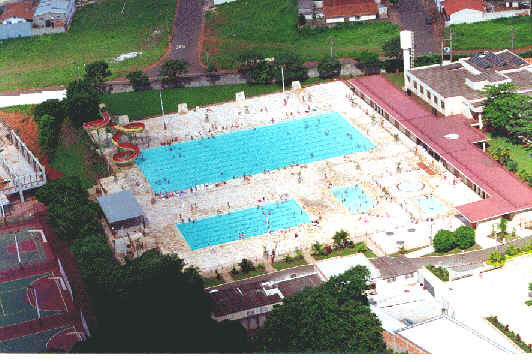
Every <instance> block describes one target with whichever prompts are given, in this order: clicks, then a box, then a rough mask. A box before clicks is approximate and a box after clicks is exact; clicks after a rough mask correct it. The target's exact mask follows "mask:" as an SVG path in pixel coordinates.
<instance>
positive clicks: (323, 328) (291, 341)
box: [257, 266, 386, 353]
mask: <svg viewBox="0 0 532 362" xmlns="http://www.w3.org/2000/svg"><path fill="white" fill-rule="evenodd" d="M369 276H370V274H369V271H368V269H367V268H366V267H364V266H356V267H354V268H352V269H350V270H348V271H347V272H345V273H344V274H342V275H339V276H336V277H332V278H331V279H330V280H329V281H328V282H326V283H324V284H322V285H321V286H320V287H318V288H312V289H311V288H306V289H304V290H303V291H301V292H299V293H297V294H296V295H294V296H292V297H289V298H286V299H285V300H284V301H283V304H282V305H281V306H277V307H275V309H274V310H273V312H272V313H271V314H270V315H269V316H268V319H267V320H266V325H265V328H264V329H263V330H262V331H261V332H259V335H258V337H257V349H258V350H260V351H263V352H270V353H303V352H310V353H384V352H386V346H385V344H384V342H383V339H382V334H381V333H382V327H381V324H380V321H379V319H378V318H377V316H375V314H373V313H372V312H371V310H370V309H369V307H368V299H367V297H366V294H365V291H366V290H367V288H368V286H367V284H368V281H369Z"/></svg>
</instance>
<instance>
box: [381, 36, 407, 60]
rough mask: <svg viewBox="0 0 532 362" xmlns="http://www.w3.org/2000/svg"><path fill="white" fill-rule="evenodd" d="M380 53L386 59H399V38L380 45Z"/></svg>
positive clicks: (401, 51)
mask: <svg viewBox="0 0 532 362" xmlns="http://www.w3.org/2000/svg"><path fill="white" fill-rule="evenodd" d="M382 52H383V53H384V56H385V57H387V58H393V59H401V58H402V57H403V50H402V49H401V39H400V37H399V36H397V37H395V38H392V39H390V40H388V41H387V42H385V43H384V44H383V45H382Z"/></svg>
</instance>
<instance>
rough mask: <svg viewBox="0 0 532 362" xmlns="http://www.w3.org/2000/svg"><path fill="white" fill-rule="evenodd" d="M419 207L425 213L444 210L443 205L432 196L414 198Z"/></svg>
mask: <svg viewBox="0 0 532 362" xmlns="http://www.w3.org/2000/svg"><path fill="white" fill-rule="evenodd" d="M416 201H417V203H418V205H419V207H421V209H422V210H423V212H425V213H427V214H439V213H441V212H444V211H445V206H444V205H443V204H442V203H441V202H440V201H438V200H437V199H435V198H434V197H432V196H428V197H426V196H423V197H418V198H417V199H416Z"/></svg>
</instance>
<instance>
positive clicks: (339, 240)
mask: <svg viewBox="0 0 532 362" xmlns="http://www.w3.org/2000/svg"><path fill="white" fill-rule="evenodd" d="M332 239H333V241H334V247H335V248H336V249H343V248H346V247H347V246H348V244H349V241H350V236H349V233H348V232H347V231H345V230H344V229H342V230H340V231H337V232H336V233H335V234H334V235H333V237H332Z"/></svg>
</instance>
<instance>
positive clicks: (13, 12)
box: [0, 1, 33, 21]
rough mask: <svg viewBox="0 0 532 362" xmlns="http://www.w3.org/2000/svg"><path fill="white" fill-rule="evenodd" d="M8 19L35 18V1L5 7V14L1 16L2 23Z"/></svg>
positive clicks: (10, 4) (9, 4)
mask: <svg viewBox="0 0 532 362" xmlns="http://www.w3.org/2000/svg"><path fill="white" fill-rule="evenodd" d="M8 18H21V19H26V20H31V19H32V18H33V1H23V2H18V3H8V4H6V5H5V6H4V12H3V13H2V15H0V21H3V20H5V19H8Z"/></svg>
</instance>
